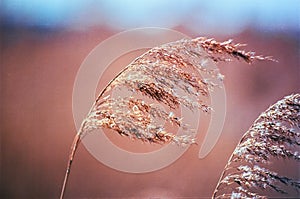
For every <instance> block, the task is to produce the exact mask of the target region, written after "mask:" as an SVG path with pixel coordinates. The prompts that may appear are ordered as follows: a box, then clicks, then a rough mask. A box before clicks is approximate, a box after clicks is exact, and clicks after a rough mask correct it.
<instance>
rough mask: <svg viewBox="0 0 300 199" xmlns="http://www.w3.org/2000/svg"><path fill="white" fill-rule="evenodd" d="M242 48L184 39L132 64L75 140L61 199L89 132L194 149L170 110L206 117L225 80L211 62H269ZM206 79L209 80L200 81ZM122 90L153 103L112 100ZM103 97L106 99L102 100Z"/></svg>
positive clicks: (97, 104) (113, 83)
mask: <svg viewBox="0 0 300 199" xmlns="http://www.w3.org/2000/svg"><path fill="white" fill-rule="evenodd" d="M240 46H242V45H241V44H233V43H232V42H231V40H229V41H226V42H217V41H215V40H213V39H206V38H196V39H191V40H189V39H183V40H180V41H176V42H172V43H168V44H165V45H162V46H159V47H155V48H153V49H151V50H149V51H148V52H146V53H145V54H143V55H142V56H140V57H138V58H136V59H135V60H134V61H133V62H132V63H131V64H129V65H128V66H127V67H126V68H125V69H124V70H123V71H121V72H120V73H119V74H118V75H117V76H116V77H115V78H114V79H112V80H111V81H110V83H109V84H108V85H107V86H106V87H105V89H104V90H103V91H102V92H101V93H100V94H99V97H98V98H97V100H96V101H95V103H94V105H93V107H92V108H91V110H90V112H89V114H88V115H87V117H86V119H84V121H83V122H82V125H81V127H80V129H79V131H78V133H77V135H76V136H75V138H74V142H73V143H74V144H73V145H72V148H71V154H70V157H69V162H68V166H67V171H66V175H65V180H64V184H63V187H62V191H61V196H60V198H63V195H64V191H65V187H66V184H67V179H68V175H69V172H70V168H71V164H72V160H73V158H74V155H75V152H76V149H77V146H78V144H79V141H80V138H81V137H82V136H83V135H85V134H86V133H88V132H90V131H91V130H93V129H99V128H108V129H112V130H114V131H116V132H118V133H119V134H120V135H124V136H128V137H130V138H132V139H139V140H142V141H146V142H154V143H162V144H163V143H166V142H175V143H177V144H184V145H185V144H192V143H195V140H194V132H193V130H191V129H189V128H188V126H189V125H188V124H184V123H183V122H182V120H181V118H179V117H178V116H176V115H175V114H174V112H173V111H172V110H175V109H177V108H178V107H179V106H180V105H182V106H185V107H187V108H188V109H190V110H195V109H199V110H201V111H203V112H206V113H209V112H210V111H211V109H212V108H211V107H210V106H209V104H208V102H207V101H209V100H208V99H209V91H210V90H213V89H218V87H219V85H218V82H220V81H222V80H223V77H224V76H223V75H221V74H220V73H219V71H218V70H212V69H209V67H208V65H207V64H209V63H210V60H213V61H215V62H217V61H221V60H222V61H228V60H229V59H230V58H236V59H242V60H244V61H246V62H247V63H251V62H252V61H253V60H255V59H256V60H270V59H271V58H270V57H262V56H255V55H254V53H252V52H245V51H243V50H240V49H239V47H240ZM200 72H201V73H202V74H203V73H205V74H208V75H209V77H210V78H209V79H204V78H203V77H201V76H200ZM124 88H126V89H127V90H129V91H132V93H138V94H140V95H143V96H146V97H148V98H149V99H152V100H153V104H147V103H146V102H145V101H144V100H143V99H141V98H139V97H138V96H136V97H112V96H111V95H110V91H112V90H113V89H124ZM104 96H105V97H104ZM155 103H160V104H164V105H166V106H167V107H169V110H168V111H164V110H163V109H160V108H157V106H154V105H155ZM157 118H160V119H163V120H165V122H169V123H171V124H173V125H176V126H178V127H180V128H182V129H183V130H184V131H185V132H186V134H185V135H182V136H177V135H174V134H173V133H171V132H167V130H166V129H165V128H164V126H161V125H160V124H158V123H157V122H156V120H157Z"/></svg>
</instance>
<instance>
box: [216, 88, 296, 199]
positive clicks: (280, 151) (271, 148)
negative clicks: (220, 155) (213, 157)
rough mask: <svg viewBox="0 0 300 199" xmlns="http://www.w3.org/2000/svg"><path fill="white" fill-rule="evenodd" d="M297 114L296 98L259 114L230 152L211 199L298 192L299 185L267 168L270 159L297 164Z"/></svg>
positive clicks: (290, 96)
mask: <svg viewBox="0 0 300 199" xmlns="http://www.w3.org/2000/svg"><path fill="white" fill-rule="evenodd" d="M299 112H300V94H292V95H289V96H286V97H284V99H282V100H279V101H278V102H277V103H275V104H274V105H272V106H270V107H269V108H268V109H267V110H266V111H265V112H263V113H262V114H261V115H260V116H259V117H258V118H257V120H256V121H255V122H254V124H253V125H252V126H251V128H250V129H249V130H248V131H247V132H246V133H245V134H244V136H243V138H242V139H241V141H240V143H239V144H238V146H237V147H236V149H235V150H234V152H233V155H232V156H231V158H230V160H229V161H228V163H227V165H226V167H225V171H226V173H224V174H223V175H222V177H221V179H220V181H219V183H218V185H217V187H216V189H215V191H214V195H213V197H214V198H219V196H222V195H230V196H231V197H236V196H237V193H242V194H243V197H240V198H264V197H265V196H264V195H259V194H258V193H263V192H264V190H266V189H267V190H273V191H275V192H277V193H279V194H285V193H287V190H288V188H287V187H292V188H294V189H296V190H297V191H300V182H299V181H297V180H294V179H292V178H289V177H285V176H281V175H280V174H278V173H276V172H273V171H271V170H270V169H268V168H267V167H268V166H269V163H270V161H271V160H272V158H273V159H278V158H284V159H289V160H290V161H300V156H299V148H300V144H299V131H300V129H299V125H300V115H299ZM225 184H226V185H227V187H225Z"/></svg>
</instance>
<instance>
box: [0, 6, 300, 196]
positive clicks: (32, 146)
mask: <svg viewBox="0 0 300 199" xmlns="http://www.w3.org/2000/svg"><path fill="white" fill-rule="evenodd" d="M298 4H299V1H297V0H285V1H284V0H278V1H272V0H264V1H260V0H251V1H249V0H246V1H238V0H229V1H217V0H209V1H198V0H189V1H179V0H178V1H175V0H154V1H134V0H124V1H122V0H119V1H109V0H107V1H104V0H102V1H95V0H87V1H84V0H74V1H60V0H45V1H39V0H27V1H25V0H24V1H22V0H2V1H1V2H0V17H1V18H0V25H1V26H0V28H1V29H0V30H1V32H0V42H1V43H0V70H1V71H0V117H1V120H0V132H1V151H0V154H1V159H0V160H1V176H0V180H1V184H0V189H1V190H0V191H1V194H0V197H1V198H58V196H59V193H60V188H61V184H62V181H63V177H64V172H65V167H66V163H67V158H68V153H69V148H70V144H71V142H72V139H73V136H74V135H75V133H76V132H75V126H74V122H73V116H72V89H73V83H74V81H75V76H76V73H77V70H78V69H79V67H80V64H81V63H82V62H83V60H84V58H85V57H86V56H87V54H88V53H89V52H90V51H91V50H92V49H93V48H94V47H95V46H96V45H97V44H99V43H100V42H101V41H103V40H105V39H107V38H109V37H110V36H112V35H114V34H115V33H118V32H120V31H122V30H126V29H129V28H135V27H147V26H158V27H164V28H171V29H174V30H178V31H181V32H183V33H185V34H187V35H189V36H191V37H196V36H207V37H214V38H216V39H218V40H224V39H228V38H233V39H234V40H235V41H237V42H241V43H247V44H248V46H247V47H246V48H247V49H249V50H254V51H256V52H257V53H258V54H264V55H272V56H273V57H274V58H275V59H277V60H278V62H256V63H254V64H253V65H248V64H245V63H238V62H232V63H226V64H225V63H221V64H220V65H219V67H220V69H221V71H222V73H223V74H224V75H225V82H224V83H225V86H226V91H227V117H226V121H225V126H224V130H223V132H222V135H221V137H220V139H219V141H218V144H217V146H216V147H215V148H214V150H213V151H212V152H211V153H210V154H209V156H207V157H206V158H205V159H203V160H199V159H198V158H197V155H198V150H199V146H192V147H191V148H190V149H189V150H188V152H187V153H185V154H184V155H183V156H182V158H180V159H179V160H178V161H176V162H175V163H174V164H172V165H171V166H169V167H167V168H165V169H163V170H160V171H157V172H153V173H148V174H138V175H137V174H128V173H122V172H118V171H115V170H112V169H110V168H108V167H106V166H104V165H102V164H101V163H99V162H98V161H97V160H95V159H94V158H93V157H92V156H91V155H90V154H89V153H88V152H87V151H86V149H85V148H84V147H83V146H82V145H81V146H80V147H79V149H78V153H77V155H76V159H75V162H74V164H73V168H72V173H71V176H70V181H69V185H68V187H67V192H66V198H151V197H152V198H176V197H177V198H199V197H203V198H206V197H210V196H211V194H212V193H213V190H214V188H215V186H216V183H217V180H218V178H219V176H220V174H221V172H222V169H223V168H224V166H225V164H226V162H227V160H228V158H229V156H230V154H231V153H232V151H233V150H234V148H235V146H236V144H237V143H238V141H239V139H240V138H241V136H242V134H243V133H244V132H245V131H246V130H247V129H248V128H249V127H250V125H251V124H252V122H253V121H254V120H255V118H256V117H257V116H258V115H259V114H260V113H261V112H262V111H264V110H265V109H266V108H267V107H268V106H269V105H271V104H273V103H275V102H276V101H277V100H279V99H281V98H282V97H283V96H284V95H288V94H290V93H295V92H300V53H299V52H300V46H299V44H300V38H299V33H300V7H299V5H298ZM120 45H121V44H120ZM133 58H134V56H133V54H131V55H129V56H127V58H126V59H120V60H118V61H117V62H116V63H115V66H114V67H115V70H113V71H118V70H120V69H121V68H123V67H125V65H124V63H126V62H128V61H130V59H133ZM200 134H201V132H200ZM201 136H203V135H202V134H201ZM112 139H118V138H112ZM124 139H125V140H122V142H125V143H123V144H125V145H126V143H127V145H131V144H132V141H130V140H128V139H126V138H124ZM145 147H148V148H147V149H149V148H151V146H145ZM155 147H156V146H153V148H155ZM278 165H279V166H277V167H276V166H274V169H277V170H279V171H280V172H281V173H282V174H287V175H290V176H292V177H294V178H298V179H299V175H300V174H299V164H297V165H296V164H293V165H290V164H287V163H284V162H283V163H282V164H278ZM296 194H297V193H292V195H290V196H294V197H296V196H297V195H296Z"/></svg>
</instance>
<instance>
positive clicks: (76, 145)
mask: <svg viewBox="0 0 300 199" xmlns="http://www.w3.org/2000/svg"><path fill="white" fill-rule="evenodd" d="M80 132H81V131H79V132H78V133H77V134H76V135H75V137H74V140H73V143H72V146H71V152H70V156H69V161H68V165H67V170H66V174H65V178H64V182H63V185H62V189H61V193H60V197H59V198H60V199H63V197H64V193H65V190H66V185H67V182H68V179H69V175H70V171H71V166H72V162H73V159H74V156H75V152H76V149H77V147H78V145H79V142H80V135H81V133H80Z"/></svg>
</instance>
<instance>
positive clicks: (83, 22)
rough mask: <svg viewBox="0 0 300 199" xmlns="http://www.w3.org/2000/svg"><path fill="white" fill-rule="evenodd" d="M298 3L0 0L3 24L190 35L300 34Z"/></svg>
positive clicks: (286, 0) (295, 0) (269, 0)
mask: <svg viewBox="0 0 300 199" xmlns="http://www.w3.org/2000/svg"><path fill="white" fill-rule="evenodd" d="M298 4H300V1H299V0H276V1H275V0H226V1H222V0H207V1H200V0H186V1H182V0H144V1H143V0H140V1H138V0H100V1H96V0H72V1H66V0H2V1H1V7H0V13H1V15H2V16H1V17H2V21H3V19H4V21H5V23H6V24H21V25H24V26H46V27H50V28H59V27H65V28H70V29H86V28H89V27H91V26H100V25H106V26H110V27H112V28H114V29H128V28H135V27H145V26H158V27H166V28H172V27H175V26H178V25H181V26H185V27H186V28H188V29H190V30H193V31H201V30H202V31H203V27H205V29H206V30H208V32H209V31H215V30H222V32H227V33H229V32H238V31H241V30H242V29H243V28H245V27H247V26H249V25H251V26H252V27H256V28H258V29H266V30H270V31H278V30H279V31H280V30H287V29H288V30H296V31H299V30H300V6H299V5H298Z"/></svg>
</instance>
